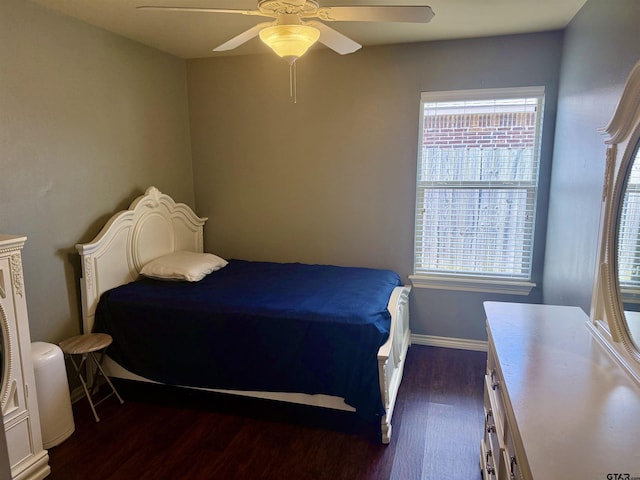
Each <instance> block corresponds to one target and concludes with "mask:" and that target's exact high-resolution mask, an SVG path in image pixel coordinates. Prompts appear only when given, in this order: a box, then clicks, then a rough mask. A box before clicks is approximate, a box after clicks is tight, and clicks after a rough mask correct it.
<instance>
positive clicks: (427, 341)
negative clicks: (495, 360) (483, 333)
mask: <svg viewBox="0 0 640 480" xmlns="http://www.w3.org/2000/svg"><path fill="white" fill-rule="evenodd" d="M411 343H412V344H414V345H427V346H430V347H444V348H458V349H460V350H475V351H478V352H486V351H488V345H489V343H488V342H486V341H483V340H470V339H467V338H452V337H436V336H434V335H418V334H415V333H412V334H411Z"/></svg>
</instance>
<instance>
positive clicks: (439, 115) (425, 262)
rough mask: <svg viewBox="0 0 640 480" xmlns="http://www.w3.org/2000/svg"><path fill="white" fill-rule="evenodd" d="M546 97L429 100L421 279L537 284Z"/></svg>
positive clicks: (419, 231)
mask: <svg viewBox="0 0 640 480" xmlns="http://www.w3.org/2000/svg"><path fill="white" fill-rule="evenodd" d="M543 101H544V89H543V88H542V87H539V88H526V89H495V90H494V89H492V90H479V91H463V92H440V93H425V94H423V96H422V108H421V116H420V117H421V136H420V142H419V155H418V171H417V190H416V194H417V198H416V223H415V249H414V251H415V263H414V275H445V276H464V277H477V278H480V279H482V278H486V279H511V280H530V279H531V259H532V254H533V238H534V228H535V217H536V198H537V189H538V170H539V153H540V137H541V135H540V133H541V127H540V125H541V119H542V108H543Z"/></svg>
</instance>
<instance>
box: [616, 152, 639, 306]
mask: <svg viewBox="0 0 640 480" xmlns="http://www.w3.org/2000/svg"><path fill="white" fill-rule="evenodd" d="M639 158H640V153H638V152H637V153H636V156H635V160H634V161H633V165H632V167H631V171H630V172H629V176H628V177H627V185H626V188H625V191H624V197H623V200H622V208H621V210H620V222H619V230H618V278H619V280H620V289H621V290H622V295H623V299H624V300H625V301H630V302H633V303H639V302H640V160H639Z"/></svg>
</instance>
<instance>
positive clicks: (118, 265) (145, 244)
mask: <svg viewBox="0 0 640 480" xmlns="http://www.w3.org/2000/svg"><path fill="white" fill-rule="evenodd" d="M206 221H207V219H206V218H201V217H198V216H197V215H196V214H195V213H194V212H193V210H191V208H189V207H188V206H187V205H185V204H183V203H175V202H174V201H173V199H172V198H171V197H169V196H168V195H165V194H163V193H161V192H160V191H159V190H158V189H157V188H156V187H149V188H147V190H146V192H145V194H144V195H142V196H140V197H138V198H136V199H135V200H134V201H133V202H132V203H131V205H130V206H129V209H128V210H123V211H121V212H118V213H116V214H115V215H113V216H112V217H111V218H110V219H109V221H108V222H107V223H106V224H105V226H104V227H103V228H102V230H101V231H100V233H98V235H97V236H96V237H95V238H94V239H93V240H92V241H91V242H89V243H83V244H78V245H76V248H77V249H78V252H79V253H80V256H81V259H82V278H81V279H80V288H81V294H82V327H83V332H84V333H89V332H91V330H92V328H93V320H94V314H95V309H96V306H97V304H98V300H99V299H100V295H102V293H103V292H105V291H107V290H109V289H111V288H114V287H117V286H119V285H123V284H125V283H129V282H131V281H133V280H136V279H137V278H138V277H139V272H140V269H141V268H142V266H143V265H144V264H145V263H147V262H149V261H150V260H153V259H154V258H157V257H160V256H162V255H166V254H167V253H171V252H175V251H178V250H188V251H192V252H202V250H203V246H202V230H203V225H204V223H205V222H206Z"/></svg>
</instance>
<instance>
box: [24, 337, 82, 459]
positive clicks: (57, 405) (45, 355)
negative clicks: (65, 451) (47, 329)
mask: <svg viewBox="0 0 640 480" xmlns="http://www.w3.org/2000/svg"><path fill="white" fill-rule="evenodd" d="M31 356H32V358H33V370H34V374H35V381H36V391H37V393H38V410H39V412H40V430H41V431H42V444H43V446H44V448H51V447H55V446H56V445H58V444H59V443H61V442H63V441H64V440H66V439H67V438H69V436H70V435H71V434H72V433H73V432H74V430H75V424H74V422H73V410H72V409H71V396H70V394H69V382H68V380H67V370H66V368H65V364H64V354H63V353H62V350H61V349H60V347H58V346H57V345H54V344H52V343H45V342H33V343H32V344H31Z"/></svg>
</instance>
